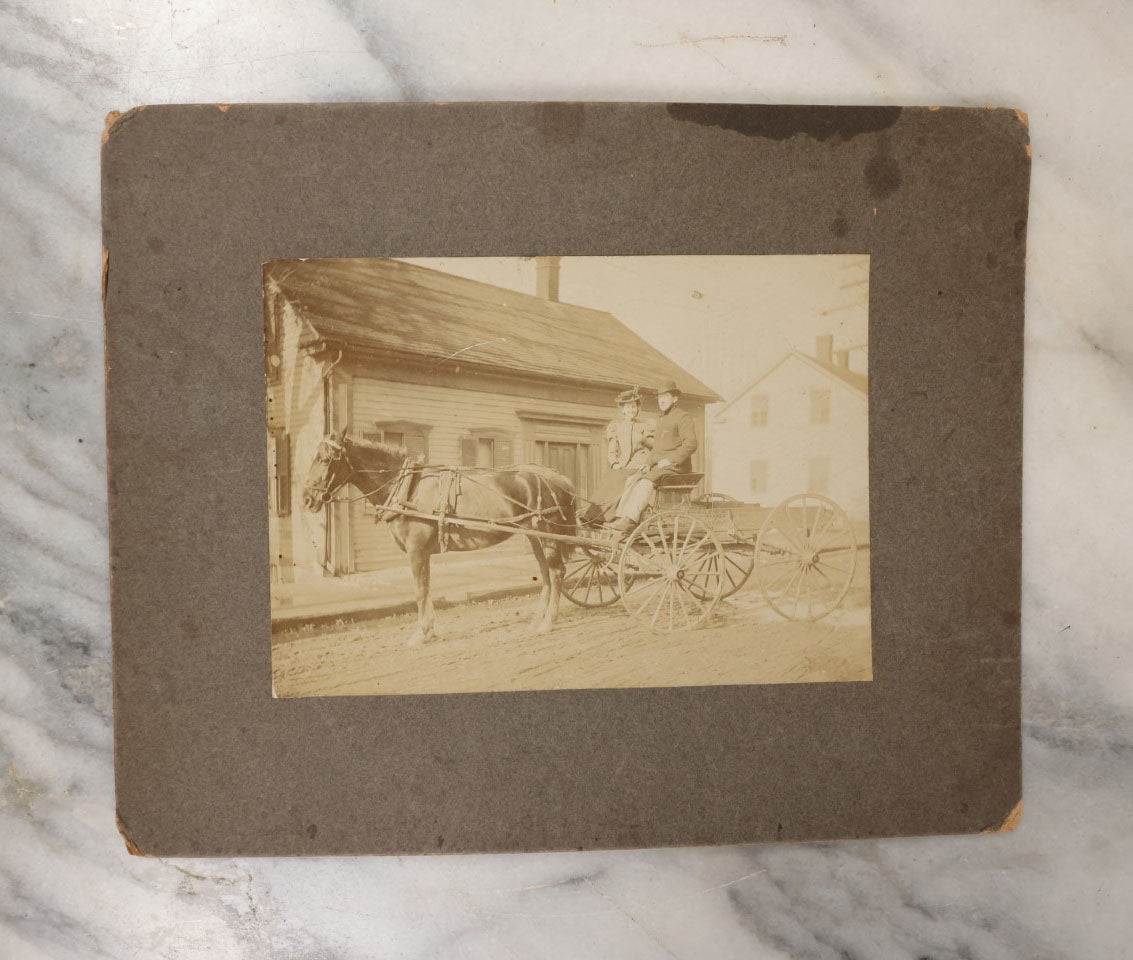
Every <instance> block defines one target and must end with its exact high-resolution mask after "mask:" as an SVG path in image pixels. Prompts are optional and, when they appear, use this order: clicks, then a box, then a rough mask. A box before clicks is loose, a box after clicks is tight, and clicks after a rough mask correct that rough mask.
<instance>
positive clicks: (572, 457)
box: [535, 440, 590, 496]
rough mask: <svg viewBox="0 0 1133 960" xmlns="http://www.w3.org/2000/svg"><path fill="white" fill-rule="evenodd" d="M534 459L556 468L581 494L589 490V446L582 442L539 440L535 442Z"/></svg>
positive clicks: (584, 494) (553, 468) (585, 493)
mask: <svg viewBox="0 0 1133 960" xmlns="http://www.w3.org/2000/svg"><path fill="white" fill-rule="evenodd" d="M535 452H536V460H537V462H539V463H541V464H542V465H543V466H545V467H550V468H551V469H552V470H557V471H558V472H559V473H561V474H562V475H563V476H564V477H566V478H567V479H568V480H570V482H571V483H573V484H574V489H575V490H577V491H578V493H579V494H581V495H582V496H586V495H587V493H588V492H589V490H588V488H589V477H590V447H589V446H588V445H587V444H584V443H559V442H555V441H554V440H540V441H538V442H537V443H536V444H535Z"/></svg>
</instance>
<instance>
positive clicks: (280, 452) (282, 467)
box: [275, 432, 291, 517]
mask: <svg viewBox="0 0 1133 960" xmlns="http://www.w3.org/2000/svg"><path fill="white" fill-rule="evenodd" d="M275 513H276V516H279V517H287V516H290V515H291V436H290V434H287V433H283V432H280V433H277V434H276V435H275Z"/></svg>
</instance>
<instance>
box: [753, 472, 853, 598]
mask: <svg viewBox="0 0 1133 960" xmlns="http://www.w3.org/2000/svg"><path fill="white" fill-rule="evenodd" d="M857 552H858V544H857V539H856V538H855V536H854V530H853V527H852V526H851V525H850V518H849V517H847V516H846V511H845V510H843V509H842V508H841V507H840V506H838V504H836V503H835V502H834V501H833V500H831V499H830V498H829V497H824V496H821V495H820V494H817V493H801V494H798V495H796V496H793V497H788V498H787V499H786V500H784V501H783V502H782V503H781V504H779V506H777V507H776V508H775V509H774V510H772V511H771V513H770V514H769V515H768V517H767V519H766V520H765V521H764V522H763V527H762V529H761V530H760V531H759V539H758V540H757V541H756V544H755V564H756V568H757V569H758V571H759V573H758V577H759V585H760V588H761V589H762V590H763V596H764V598H765V599H766V600H767V602H768V603H769V604H770V605H771V607H772V609H774V610H775V612H776V613H778V614H779V615H780V616H783V617H786V618H787V619H788V620H820V619H821V618H822V617H825V616H826V615H827V614H828V613H830V611H831V610H834V609H836V608H837V607H838V606H839V605H840V604H841V603H842V600H843V598H844V597H845V596H846V592H847V591H848V590H849V589H850V583H851V582H852V581H853V579H854V570H855V568H856V564H857Z"/></svg>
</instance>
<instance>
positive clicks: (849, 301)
mask: <svg viewBox="0 0 1133 960" xmlns="http://www.w3.org/2000/svg"><path fill="white" fill-rule="evenodd" d="M411 262H413V263H419V264H421V265H422V266H426V267H431V268H433V269H435V270H444V271H446V272H448V273H455V274H459V275H460V276H464V277H470V278H472V279H474V280H480V281H483V282H485V283H493V284H496V285H498V286H501V287H508V288H510V289H513V290H519V291H521V292H523V293H534V292H535V260H534V258H531V257H522V258H520V257H508V258H470V257H469V258H462V257H445V258H428V259H421V258H419V259H414V260H412V261H411ZM559 299H560V300H561V301H563V302H564V303H577V304H581V305H582V306H587V307H594V308H597V309H599V310H606V311H608V312H610V313H612V314H613V315H614V316H615V317H617V318H618V319H619V320H620V321H621V322H622V323H624V324H625V325H626V326H628V327H629V328H630V329H631V330H633V331H634V332H635V333H637V334H638V335H639V336H641V337H642V338H643V339H645V340H647V341H648V342H649V343H651V344H652V345H653V346H655V347H656V348H657V349H658V350H660V351H661V352H662V353H664V354H666V355H667V356H669V357H670V358H671V359H672V360H673V361H675V362H676V363H677V364H678V365H680V366H682V367H684V368H685V369H686V370H688V371H689V372H690V373H691V374H693V375H694V376H695V377H697V378H698V379H700V380H702V381H704V383H706V384H708V386H710V387H712V388H713V389H714V390H715V391H716V392H717V393H719V394H720V395H721V396H722V397H724V399H725V400H730V399H731V398H732V397H733V396H734V395H735V394H736V393H738V392H739V391H740V390H742V389H743V388H744V387H745V386H747V385H748V384H749V383H751V382H752V381H753V380H755V379H756V377H758V376H759V375H760V374H761V373H763V372H764V371H765V370H767V369H769V368H770V367H771V366H772V365H774V364H775V363H776V362H777V361H778V360H779V359H780V358H781V357H782V356H783V355H784V354H785V353H786V352H787V351H788V350H791V349H792V348H794V349H799V350H802V351H803V352H805V353H808V354H811V355H813V354H814V350H815V338H816V337H817V336H819V335H821V334H833V336H834V349H835V350H838V349H843V348H847V347H857V346H862V345H864V344H865V343H866V335H867V328H868V323H867V316H868V305H869V257H868V256H866V255H864V254H854V255H839V256H750V257H563V258H562V270H561V275H560V285H559ZM642 386H648V384H642Z"/></svg>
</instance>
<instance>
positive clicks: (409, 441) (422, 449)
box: [405, 433, 429, 461]
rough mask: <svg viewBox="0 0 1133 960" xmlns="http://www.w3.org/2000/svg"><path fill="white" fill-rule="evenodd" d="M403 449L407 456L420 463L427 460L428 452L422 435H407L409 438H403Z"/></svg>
mask: <svg viewBox="0 0 1133 960" xmlns="http://www.w3.org/2000/svg"><path fill="white" fill-rule="evenodd" d="M405 449H406V450H408V451H409V456H411V457H416V458H417V459H419V460H422V461H425V460H427V459H428V458H429V451H428V447H427V446H426V444H425V435H424V434H423V433H411V434H409V436H407V437H406V438H405Z"/></svg>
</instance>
